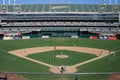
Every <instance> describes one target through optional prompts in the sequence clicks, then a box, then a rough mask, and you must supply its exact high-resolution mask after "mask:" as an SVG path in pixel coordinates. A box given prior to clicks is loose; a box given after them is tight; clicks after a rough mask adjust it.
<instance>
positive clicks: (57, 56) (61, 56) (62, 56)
mask: <svg viewBox="0 0 120 80" xmlns="http://www.w3.org/2000/svg"><path fill="white" fill-rule="evenodd" d="M68 57H69V56H68V55H63V54H62V55H56V58H68Z"/></svg>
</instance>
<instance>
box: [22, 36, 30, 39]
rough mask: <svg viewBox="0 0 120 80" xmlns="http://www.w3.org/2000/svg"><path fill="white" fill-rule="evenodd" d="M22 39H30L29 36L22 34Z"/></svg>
mask: <svg viewBox="0 0 120 80" xmlns="http://www.w3.org/2000/svg"><path fill="white" fill-rule="evenodd" d="M22 39H30V36H23V37H22Z"/></svg>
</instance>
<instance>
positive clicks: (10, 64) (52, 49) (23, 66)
mask: <svg viewBox="0 0 120 80" xmlns="http://www.w3.org/2000/svg"><path fill="white" fill-rule="evenodd" d="M101 51H102V52H103V53H101ZM110 51H112V52H113V53H111V54H109V52H110ZM119 57H120V41H119V40H116V41H112V40H91V39H83V38H78V39H72V38H49V39H41V38H40V39H29V40H5V41H3V40H1V41H0V71H1V72H42V73H46V72H48V73H60V72H59V69H58V67H59V66H66V67H67V69H66V72H65V73H74V72H77V73H79V72H80V73H82V72H120V67H119V66H120V62H119V61H120V58H119ZM18 76H19V77H21V78H22V79H23V80H74V75H27V74H25V75H18ZM109 76H110V75H78V80H109Z"/></svg>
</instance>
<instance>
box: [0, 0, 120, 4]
mask: <svg viewBox="0 0 120 80" xmlns="http://www.w3.org/2000/svg"><path fill="white" fill-rule="evenodd" d="M109 1H110V0H106V4H109ZM111 1H112V4H115V1H117V4H119V5H120V0H111ZM8 3H9V0H5V4H8ZM13 3H14V0H11V4H13ZM0 4H3V0H0ZM16 4H104V0H16Z"/></svg>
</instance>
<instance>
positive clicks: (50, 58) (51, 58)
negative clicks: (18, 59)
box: [27, 50, 97, 66]
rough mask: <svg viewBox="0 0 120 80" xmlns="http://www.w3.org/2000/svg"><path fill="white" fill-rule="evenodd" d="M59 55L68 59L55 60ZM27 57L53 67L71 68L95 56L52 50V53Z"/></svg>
mask: <svg viewBox="0 0 120 80" xmlns="http://www.w3.org/2000/svg"><path fill="white" fill-rule="evenodd" d="M60 53H62V54H63V55H67V56H69V57H68V58H65V59H61V58H56V55H60ZM27 57H29V58H32V59H35V60H38V61H42V62H45V63H48V64H51V65H55V66H58V65H67V66H71V65H74V64H78V63H80V62H83V61H86V60H89V59H92V58H95V57H97V56H96V55H94V54H89V53H82V52H81V53H80V52H74V51H67V50H54V51H48V52H42V53H36V54H30V55H28V56H27Z"/></svg>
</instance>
